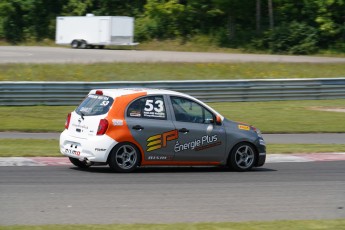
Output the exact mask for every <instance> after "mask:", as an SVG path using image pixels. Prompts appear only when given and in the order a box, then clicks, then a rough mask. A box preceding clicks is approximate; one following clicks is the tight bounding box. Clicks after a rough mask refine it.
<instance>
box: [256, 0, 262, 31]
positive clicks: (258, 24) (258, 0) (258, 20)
mask: <svg viewBox="0 0 345 230" xmlns="http://www.w3.org/2000/svg"><path fill="white" fill-rule="evenodd" d="M256 33H257V34H260V33H261V0H256Z"/></svg>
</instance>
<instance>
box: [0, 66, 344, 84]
mask: <svg viewBox="0 0 345 230" xmlns="http://www.w3.org/2000/svg"><path fill="white" fill-rule="evenodd" d="M333 77H335V78H336V77H345V65H344V64H343V63H338V64H336V63H331V64H330V63H325V64H320V63H318V64H313V63H94V64H1V65H0V81H152V80H205V79H208V80H213V79H273V78H333Z"/></svg>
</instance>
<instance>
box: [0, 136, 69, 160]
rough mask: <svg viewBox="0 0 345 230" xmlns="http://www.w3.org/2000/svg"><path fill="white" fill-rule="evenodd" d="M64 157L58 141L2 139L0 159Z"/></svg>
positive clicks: (0, 141) (0, 140)
mask: <svg viewBox="0 0 345 230" xmlns="http://www.w3.org/2000/svg"><path fill="white" fill-rule="evenodd" d="M38 156H39V157H56V156H62V155H61V153H60V151H59V141H58V140H35V139H0V157H38Z"/></svg>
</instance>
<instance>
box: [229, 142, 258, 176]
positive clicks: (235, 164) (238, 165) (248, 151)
mask: <svg viewBox="0 0 345 230" xmlns="http://www.w3.org/2000/svg"><path fill="white" fill-rule="evenodd" d="M255 160H256V152H255V149H254V147H253V146H252V145H251V144H249V143H239V144H237V145H236V146H235V147H234V148H233V149H232V151H231V153H230V159H229V162H228V163H229V166H230V167H231V168H233V169H234V170H236V171H239V172H243V171H247V170H249V169H251V168H252V167H253V166H254V164H255Z"/></svg>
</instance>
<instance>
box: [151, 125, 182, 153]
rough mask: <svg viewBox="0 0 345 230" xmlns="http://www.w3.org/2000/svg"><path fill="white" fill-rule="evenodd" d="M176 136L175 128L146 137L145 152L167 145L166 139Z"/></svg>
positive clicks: (172, 138)
mask: <svg viewBox="0 0 345 230" xmlns="http://www.w3.org/2000/svg"><path fill="white" fill-rule="evenodd" d="M177 138H178V131H177V129H175V130H171V131H169V132H165V133H162V134H158V135H154V136H151V137H149V138H148V139H147V147H148V148H147V152H150V151H153V150H157V149H160V148H164V147H166V146H167V142H168V141H172V140H175V139H177Z"/></svg>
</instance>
